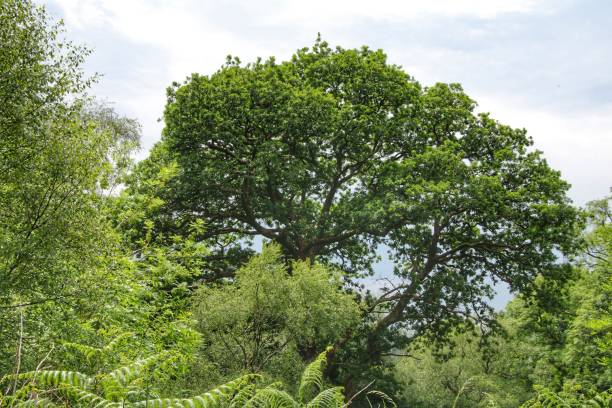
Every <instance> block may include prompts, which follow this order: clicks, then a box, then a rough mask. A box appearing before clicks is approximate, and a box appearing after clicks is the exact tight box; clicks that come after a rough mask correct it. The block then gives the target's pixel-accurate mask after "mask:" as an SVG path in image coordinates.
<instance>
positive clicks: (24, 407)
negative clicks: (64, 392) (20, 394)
mask: <svg viewBox="0 0 612 408" xmlns="http://www.w3.org/2000/svg"><path fill="white" fill-rule="evenodd" d="M9 406H11V407H15V408H30V407H37V408H55V407H59V405H57V404H55V403H54V402H53V401H51V400H50V399H49V398H36V399H30V400H27V401H22V402H17V403H14V404H12V405H9Z"/></svg>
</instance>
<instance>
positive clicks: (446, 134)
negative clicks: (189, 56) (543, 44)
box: [0, 0, 612, 407]
mask: <svg viewBox="0 0 612 408" xmlns="http://www.w3.org/2000/svg"><path fill="white" fill-rule="evenodd" d="M0 44H1V45H0V47H1V48H0V50H1V54H0V157H1V159H0V229H1V233H0V377H2V378H3V379H2V382H1V383H0V386H1V387H0V392H1V394H0V400H1V401H3V402H2V404H4V403H6V404H14V405H18V404H39V403H40V404H42V403H44V404H53V403H62V402H64V403H67V402H68V401H71V402H70V403H71V404H76V405H77V406H78V405H79V404H80V405H83V406H90V405H96V404H99V405H100V406H114V405H112V404H119V403H121V404H126V403H131V404H133V405H139V404H141V405H142V404H145V405H146V404H148V402H146V401H149V399H151V401H157V402H155V404H160V405H159V406H175V405H176V406H184V404H196V403H201V404H204V405H202V406H214V405H215V404H216V405H220V406H224V405H223V404H225V406H296V405H295V404H298V405H299V404H303V405H306V404H311V405H309V406H343V405H344V404H347V403H351V404H353V405H356V406H368V405H367V404H368V403H376V404H379V405H381V406H382V405H384V404H393V403H397V404H399V406H407V407H408V406H414V407H430V406H431V407H434V406H439V407H446V406H448V407H458V406H465V407H477V406H499V407H516V406H520V405H521V404H526V406H555V405H546V404H554V403H557V404H558V406H568V405H567V404H570V405H569V406H574V405H571V404H581V403H586V401H589V400H590V401H591V402H593V401H594V402H593V403H600V402H599V401H600V400H601V401H604V402H603V403H604V404H605V403H606V401H608V403H609V398H610V397H609V389H610V382H611V378H612V373H611V372H610V346H611V344H610V343H611V338H610V327H611V321H610V304H611V302H610V290H611V287H612V286H611V285H612V284H611V282H610V243H611V242H612V239H611V236H610V218H611V216H610V199H609V198H604V199H602V200H599V201H594V202H593V203H591V204H589V206H588V207H587V208H585V209H578V208H576V207H574V206H573V205H572V204H571V202H570V200H569V198H568V197H567V190H568V188H569V185H568V184H567V183H566V182H565V181H563V180H562V179H561V177H560V174H559V172H558V171H556V170H554V169H552V168H550V167H549V166H548V164H547V163H546V161H545V159H544V157H543V155H542V153H541V152H539V151H537V150H534V149H533V147H532V144H533V142H532V140H531V138H530V137H529V136H528V135H527V133H526V131H525V130H523V129H513V128H510V127H508V126H506V125H503V124H501V123H499V122H497V121H496V120H494V119H493V118H491V116H490V115H488V114H482V113H479V114H477V113H475V107H476V103H475V101H473V100H472V99H471V98H469V96H467V95H466V94H465V93H464V92H463V90H462V88H461V87H460V86H459V85H458V84H441V83H440V84H435V85H433V86H431V87H423V86H421V85H420V84H419V83H418V82H417V81H416V80H415V79H414V78H412V77H411V76H409V75H408V74H407V73H406V72H405V71H404V70H403V69H402V68H401V67H398V66H395V65H392V64H389V63H388V62H387V61H386V56H385V54H384V53H383V52H382V51H380V50H377V51H376V50H371V49H368V48H367V47H363V48H361V49H343V48H340V47H338V48H331V47H330V46H329V45H328V44H327V43H326V42H324V41H322V40H320V39H317V41H316V42H315V44H314V46H313V47H311V48H303V49H300V50H298V51H297V52H296V53H295V55H294V56H293V57H292V58H291V59H290V60H289V61H284V62H277V61H275V60H274V59H269V60H266V61H263V60H258V61H255V62H253V63H250V64H242V63H241V62H240V60H239V59H238V58H235V57H228V60H227V62H226V63H225V64H224V65H223V66H222V67H221V68H220V69H219V70H218V71H217V72H215V73H214V74H212V75H208V76H205V75H198V74H194V75H192V76H191V77H189V78H187V79H186V80H185V81H183V82H181V83H178V82H177V83H174V84H172V86H170V87H169V88H168V91H167V104H166V108H165V113H164V122H165V128H164V131H163V135H162V138H161V141H160V142H158V143H157V144H156V145H155V147H154V148H153V149H152V150H151V152H150V154H149V156H148V157H147V158H146V159H144V160H143V161H141V162H139V163H137V164H134V163H133V162H132V159H131V157H132V154H133V152H134V151H135V150H136V149H137V148H138V146H139V138H140V126H139V124H138V123H137V122H136V121H134V120H132V119H129V118H125V117H122V116H121V115H118V114H117V113H116V112H115V111H114V109H113V108H112V105H110V104H108V103H104V102H100V101H97V100H96V99H95V98H94V97H92V96H90V95H89V94H88V93H87V92H88V89H89V88H90V86H91V84H92V83H93V82H95V81H97V80H98V78H97V77H95V76H94V77H92V78H89V77H87V76H86V75H85V74H84V73H83V71H82V68H81V66H82V63H83V61H84V59H85V58H86V56H87V55H88V53H89V50H88V49H86V48H83V47H80V46H77V45H74V44H73V43H72V42H70V41H68V40H66V39H65V33H64V31H63V27H62V24H61V22H59V23H58V22H55V21H54V20H53V19H51V18H50V17H49V16H48V15H47V13H46V11H45V9H44V7H40V6H36V5H34V4H33V3H31V2H29V1H17V0H2V1H1V2H0ZM260 242H263V249H262V251H260V252H257V251H255V249H254V248H255V247H256V246H255V245H254V243H260ZM381 248H385V249H386V250H388V258H389V260H390V262H392V263H393V265H394V268H393V274H392V276H388V284H387V285H385V286H384V287H382V288H379V289H376V290H370V288H367V287H364V286H363V285H362V284H360V279H361V278H363V277H366V276H371V275H372V274H373V272H374V271H373V267H374V266H373V265H374V263H375V262H376V261H378V260H379V255H378V253H379V250H380V249H381ZM498 282H505V283H506V284H507V285H508V286H509V287H510V289H511V291H512V292H513V293H514V294H516V299H515V300H513V301H512V302H511V303H510V304H509V305H508V307H507V308H506V309H505V310H504V311H503V312H501V313H496V312H495V311H494V310H493V309H492V307H491V306H490V303H489V300H490V298H491V297H492V295H493V294H494V288H495V285H496V284H497V283H498ZM322 352H323V354H321V353H322ZM117 367H123V368H121V369H117ZM50 369H55V370H61V371H49V370H50ZM252 375H256V376H260V375H261V377H257V378H255V377H253V376H252ZM96 378H98V379H99V381H98V380H95V379H96ZM372 382H373V383H372ZM219 384H225V385H224V386H222V387H217V388H214V387H216V386H218V385H219ZM281 384H282V385H281ZM333 384H335V385H340V386H342V388H341V389H340V388H333V387H331V385H333ZM311 386H313V387H314V388H313V389H312V390H310V388H309V387H311ZM209 389H213V391H210V392H209V393H205V391H206V390H209ZM307 389H309V390H310V391H306V390H307ZM375 390H377V391H375ZM319 392H320V394H318V393H319ZM193 395H198V396H199V397H197V398H200V399H201V400H202V401H205V402H201V401H200V400H199V399H197V398H196V399H191V397H190V396H193ZM166 397H168V398H166ZM389 397H390V398H391V400H392V401H391V400H390V399H389ZM172 398H174V399H172ZM606 398H607V400H606ZM142 401H145V402H142ZM198 401H200V402H198ZM206 401H207V402H206ZM551 401H552V402H551ZM554 401H556V402H554ZM150 403H153V402H150ZM563 403H565V404H566V405H563ZM105 404H106V405H105ZM180 404H183V405H180ZM206 404H208V405H206ZM232 404H233V405H232ZM249 404H250V405H249ZM274 404H276V405H274ZM316 404H319V405H316ZM538 404H540V405H538ZM576 406H577V405H576ZM602 406H603V405H602Z"/></svg>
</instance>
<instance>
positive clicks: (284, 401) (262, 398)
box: [244, 388, 299, 408]
mask: <svg viewBox="0 0 612 408" xmlns="http://www.w3.org/2000/svg"><path fill="white" fill-rule="evenodd" d="M297 407H299V404H298V403H297V401H295V400H294V399H293V398H292V397H291V395H289V394H287V393H286V392H285V391H281V390H278V389H276V388H262V389H260V390H257V391H256V392H255V395H253V397H252V398H251V399H250V400H248V401H247V403H246V405H244V408H297Z"/></svg>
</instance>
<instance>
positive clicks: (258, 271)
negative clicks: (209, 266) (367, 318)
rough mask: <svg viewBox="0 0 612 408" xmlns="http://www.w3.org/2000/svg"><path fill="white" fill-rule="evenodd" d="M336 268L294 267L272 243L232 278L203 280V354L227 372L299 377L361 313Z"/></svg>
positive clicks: (199, 311) (199, 316) (199, 302)
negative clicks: (305, 362)
mask: <svg viewBox="0 0 612 408" xmlns="http://www.w3.org/2000/svg"><path fill="white" fill-rule="evenodd" d="M341 286H342V281H341V275H339V274H338V273H337V271H333V270H330V269H329V268H327V267H325V266H323V265H320V264H314V265H310V263H309V262H307V261H300V262H294V263H293V264H292V265H291V268H290V271H289V268H288V267H287V266H286V264H285V263H284V262H283V260H282V256H281V252H280V248H279V247H278V246H275V245H268V246H266V247H265V248H264V250H263V252H262V254H261V255H257V256H255V257H253V258H252V259H251V260H250V261H249V262H248V263H247V264H246V265H244V266H243V267H242V268H240V269H239V270H238V271H237V273H236V278H235V281H234V282H232V283H224V284H220V285H218V286H208V287H202V288H201V289H200V290H199V291H198V292H197V293H196V294H195V302H196V305H195V310H194V317H195V318H196V320H197V328H198V330H199V332H200V333H201V336H202V339H203V345H202V353H203V356H204V360H205V361H207V362H209V363H214V364H215V365H216V366H218V367H219V368H220V370H221V372H222V373H223V374H224V375H230V376H233V375H235V373H237V372H240V371H241V370H247V371H255V372H259V371H264V372H267V373H269V374H270V375H272V376H279V378H282V379H284V380H285V381H286V382H287V383H294V382H295V380H296V379H297V376H298V375H299V370H300V369H301V367H302V363H301V358H300V354H301V355H302V356H305V358H306V359H309V358H311V357H312V356H314V355H315V353H316V351H317V350H320V349H322V348H324V347H325V346H326V345H327V344H331V343H333V342H335V341H337V340H338V338H339V337H340V336H342V335H343V333H345V332H346V331H347V330H348V329H349V328H350V327H351V326H352V325H354V324H356V323H357V322H358V319H359V309H358V305H357V303H356V302H355V299H354V297H353V296H352V295H349V294H347V293H344V292H343V291H342V289H341Z"/></svg>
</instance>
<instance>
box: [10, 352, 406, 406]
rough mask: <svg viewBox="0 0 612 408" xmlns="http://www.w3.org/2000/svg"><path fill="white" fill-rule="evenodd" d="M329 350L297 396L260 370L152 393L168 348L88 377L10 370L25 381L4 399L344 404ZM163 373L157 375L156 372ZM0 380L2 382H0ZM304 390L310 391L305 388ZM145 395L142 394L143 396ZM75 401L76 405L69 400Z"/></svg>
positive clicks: (43, 402)
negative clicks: (331, 383)
mask: <svg viewBox="0 0 612 408" xmlns="http://www.w3.org/2000/svg"><path fill="white" fill-rule="evenodd" d="M326 355H327V351H326V352H323V353H321V354H320V355H319V356H318V357H317V358H316V359H315V361H313V362H312V363H310V364H309V365H308V366H307V368H306V370H305V371H304V374H303V375H302V379H301V381H300V393H299V396H298V399H297V400H296V399H294V398H293V397H292V396H291V395H290V394H289V393H287V392H286V391H283V390H282V388H281V387H282V385H280V384H278V383H273V384H269V385H267V386H263V387H262V386H257V383H258V382H260V381H261V377H260V376H259V375H253V374H246V375H242V376H240V377H238V378H237V379H235V380H232V381H229V382H227V383H225V384H223V385H220V386H218V387H215V388H214V389H212V390H210V391H208V392H205V393H203V394H200V395H197V396H195V397H190V398H160V397H157V398H150V397H151V396H152V395H154V394H155V393H156V392H157V390H156V389H155V386H154V383H152V382H151V380H155V377H156V371H155V370H154V367H155V366H156V365H158V364H159V363H160V362H164V361H167V360H168V355H167V353H162V354H159V355H154V356H151V357H148V358H146V359H143V360H138V361H136V362H134V363H131V364H129V365H127V366H124V367H121V368H117V369H115V370H113V371H111V372H108V373H98V374H96V375H95V376H88V375H85V374H83V373H80V372H73V371H49V370H36V371H32V372H27V373H22V374H19V375H10V376H7V377H5V378H3V381H2V382H4V381H20V382H25V383H24V384H23V385H22V386H21V387H20V388H19V390H17V391H16V392H15V393H13V395H9V396H5V397H2V395H0V398H2V399H0V402H1V403H3V404H8V405H10V406H30V405H32V404H35V405H36V404H40V405H36V406H41V405H42V406H53V402H54V401H55V402H57V403H58V404H59V403H66V404H76V405H75V406H96V407H105V408H112V407H158V408H166V407H202V408H213V407H214V408H217V407H218V408H301V407H304V408H341V407H347V406H349V405H350V403H351V401H348V402H347V403H345V400H344V395H343V394H342V387H331V388H325V387H324V384H323V380H322V378H323V368H324V366H325V361H326ZM157 376H159V374H157ZM0 384H1V382H0ZM305 390H308V393H306V391H305ZM368 395H369V396H371V397H376V398H377V399H379V400H380V401H383V406H386V404H387V403H389V404H391V405H394V404H393V401H392V400H391V399H390V398H389V397H388V396H387V395H386V394H384V393H381V392H377V391H370V392H369V393H368ZM143 398H144V399H143ZM71 406H72V405H71Z"/></svg>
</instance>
